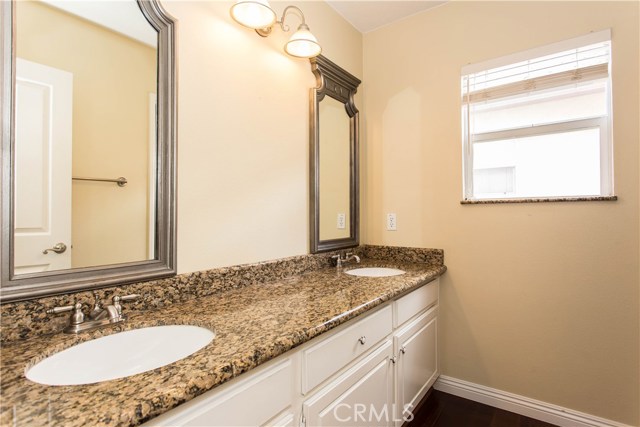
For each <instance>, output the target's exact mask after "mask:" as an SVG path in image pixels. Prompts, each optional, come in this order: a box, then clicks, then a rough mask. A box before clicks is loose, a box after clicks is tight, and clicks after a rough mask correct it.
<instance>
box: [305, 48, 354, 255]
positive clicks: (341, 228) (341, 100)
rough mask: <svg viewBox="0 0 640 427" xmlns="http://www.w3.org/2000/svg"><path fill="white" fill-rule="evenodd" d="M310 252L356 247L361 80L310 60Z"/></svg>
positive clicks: (331, 65) (326, 62)
mask: <svg viewBox="0 0 640 427" xmlns="http://www.w3.org/2000/svg"><path fill="white" fill-rule="evenodd" d="M311 67H312V71H313V72H314V74H315V76H316V80H317V87H316V88H314V89H312V90H311V96H310V112H311V117H310V122H311V131H310V169H311V180H310V183H311V188H310V206H311V207H310V229H311V233H310V234H311V236H310V237H311V238H310V242H311V252H312V253H317V252H323V251H330V250H335V249H341V248H350V247H354V246H357V245H358V240H359V228H358V225H359V224H358V217H359V213H358V212H359V200H358V199H359V195H358V193H359V188H358V144H359V131H358V110H357V108H356V106H355V103H354V100H353V96H354V95H355V93H356V90H357V88H358V85H359V84H360V80H359V79H357V78H356V77H354V76H352V75H351V74H349V73H348V72H347V71H345V70H344V69H342V68H340V67H339V66H338V65H336V64H335V63H333V62H331V61H330V60H328V59H327V58H325V57H323V56H318V57H317V58H312V59H311Z"/></svg>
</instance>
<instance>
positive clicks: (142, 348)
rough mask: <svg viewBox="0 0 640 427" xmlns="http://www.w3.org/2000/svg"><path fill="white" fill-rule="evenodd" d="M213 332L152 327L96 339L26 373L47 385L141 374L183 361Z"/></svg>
mask: <svg viewBox="0 0 640 427" xmlns="http://www.w3.org/2000/svg"><path fill="white" fill-rule="evenodd" d="M214 337H215V333H214V332H213V331H211V330H209V329H206V328H201V327H199V326H191V325H168V326H153V327H148V328H141V329H133V330H130V331H126V332H120V333H117V334H113V335H108V336H106V337H101V338H97V339H94V340H91V341H87V342H83V343H82V344H78V345H76V346H73V347H70V348H68V349H66V350H63V351H61V352H59V353H56V354H54V355H52V356H49V357H47V358H46V359H44V360H42V361H41V362H39V363H37V364H36V365H34V366H33V367H32V368H30V369H29V370H28V371H27V372H26V377H27V378H28V379H30V380H31V381H34V382H37V383H40V384H46V385H81V384H92V383H97V382H102V381H108V380H114V379H117V378H124V377H128V376H130V375H135V374H140V373H142V372H146V371H150V370H152V369H156V368H159V367H161V366H165V365H168V364H170V363H173V362H176V361H178V360H180V359H183V358H185V357H187V356H189V355H191V354H193V353H195V352H196V351H198V350H200V349H201V348H202V347H204V346H206V345H207V344H209V343H210V342H211V341H213V338H214Z"/></svg>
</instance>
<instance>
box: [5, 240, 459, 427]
mask: <svg viewBox="0 0 640 427" xmlns="http://www.w3.org/2000/svg"><path fill="white" fill-rule="evenodd" d="M356 252H357V254H359V255H360V256H361V257H362V262H361V263H360V264H358V265H355V264H350V265H348V266H345V267H343V268H342V269H341V270H337V269H336V267H331V266H330V265H329V259H330V257H331V256H332V255H333V253H331V252H329V253H326V254H316V255H305V256H300V257H292V258H287V259H283V260H275V261H269V262H262V263H258V264H252V265H245V266H234V267H225V268H221V269H216V270H209V271H206V272H198V273H192V274H187V275H179V276H176V277H175V278H171V279H164V280H162V281H155V282H144V283H139V284H132V285H127V286H126V287H123V288H122V289H111V290H110V291H112V292H118V293H121V294H123V293H124V291H126V292H128V293H137V294H140V295H141V296H142V298H141V299H140V300H137V301H135V302H133V301H132V302H131V303H130V304H129V305H127V306H125V308H124V310H125V314H126V315H127V317H128V320H127V321H126V322H124V323H122V324H119V325H116V326H114V327H110V328H107V329H101V330H97V331H92V332H87V333H83V334H80V335H69V334H63V333H61V332H60V331H61V329H62V327H61V326H62V325H60V324H57V325H56V326H55V328H57V329H55V330H52V329H50V326H51V324H52V323H54V322H53V321H52V319H50V318H47V316H46V315H42V311H43V310H44V309H46V308H49V306H53V305H61V304H65V303H67V300H68V299H69V298H78V299H79V300H83V299H85V298H88V297H89V298H90V296H91V294H90V293H89V292H84V293H81V294H76V295H73V296H59V297H49V298H45V299H40V300H34V301H25V302H22V303H16V304H15V305H3V306H2V307H1V308H2V336H3V340H4V342H3V347H2V364H1V366H0V374H1V378H0V387H1V392H2V402H1V412H0V425H2V426H17V427H20V426H29V427H31V426H40V425H42V426H44V425H47V426H65V427H70V426H84V425H96V426H97V425H102V426H135V425H140V424H143V423H146V424H145V425H146V426H154V425H203V424H204V425H216V424H218V425H248V424H249V425H296V426H298V425H306V426H312V425H327V424H333V425H335V424H336V421H338V422H339V421H340V419H343V420H344V419H346V418H347V417H352V418H353V417H354V416H357V414H355V413H354V411H356V410H357V411H360V412H361V411H362V409H360V408H361V407H360V406H356V405H355V404H359V405H362V404H364V403H366V410H365V412H364V413H363V415H360V416H361V417H362V416H366V417H370V416H371V417H374V419H373V420H372V421H373V422H369V421H368V418H367V421H366V422H362V420H361V419H360V422H359V424H360V425H363V424H364V425H387V426H391V425H399V424H401V423H402V412H401V410H402V408H403V407H404V405H407V404H415V403H417V402H418V401H419V400H420V399H421V397H422V396H423V395H424V393H425V392H426V391H427V389H428V388H429V386H430V385H431V384H432V383H433V382H434V381H435V379H436V377H437V375H438V368H437V314H438V286H439V284H438V277H439V276H440V275H442V274H443V273H444V272H445V271H446V267H445V266H444V264H443V254H442V251H439V250H430V249H411V248H388V247H379V246H366V245H365V246H361V247H359V248H357V251H356ZM357 267H392V268H397V269H400V270H403V271H404V272H405V273H404V274H402V275H398V276H389V277H358V276H352V275H349V274H346V273H345V271H346V270H349V269H353V268H357ZM125 288H126V289H125ZM65 298H66V299H65ZM25 319H26V320H25ZM54 320H55V319H54ZM59 320H62V319H59ZM176 324H178V325H180V324H182V325H196V326H201V327H204V328H207V329H211V330H213V331H215V339H213V341H212V342H211V343H210V344H208V345H206V346H205V347H203V348H202V349H201V350H199V351H197V352H195V353H193V354H192V355H190V356H188V357H186V358H184V359H181V360H179V361H177V362H175V363H172V364H169V365H166V366H162V367H160V368H157V369H154V370H151V371H147V372H143V373H139V374H136V375H133V376H129V377H125V378H120V379H114V380H110V381H105V382H99V383H94V384H86V385H73V386H46V385H42V384H38V383H35V382H32V381H29V380H27V379H26V378H25V371H26V370H27V369H29V368H30V367H31V366H33V365H35V364H36V363H37V362H39V361H41V360H43V359H45V358H46V357H48V356H50V355H52V354H55V353H57V352H60V351H62V350H64V349H66V348H69V347H71V346H73V345H75V344H78V343H81V342H84V341H89V340H92V339H94V338H97V337H101V336H105V335H110V334H113V333H116V332H120V331H126V330H131V329H139V328H143V327H149V326H158V325H176ZM385 408H386V409H385ZM385 411H386V412H385ZM375 417H381V418H380V420H381V421H380V422H377V421H375V420H376V419H377V418H375ZM338 418H339V419H338ZM356 424H358V423H356Z"/></svg>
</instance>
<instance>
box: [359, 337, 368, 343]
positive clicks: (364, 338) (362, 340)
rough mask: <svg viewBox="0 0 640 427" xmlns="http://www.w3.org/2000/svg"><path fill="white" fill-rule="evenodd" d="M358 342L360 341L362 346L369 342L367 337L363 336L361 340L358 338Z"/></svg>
mask: <svg viewBox="0 0 640 427" xmlns="http://www.w3.org/2000/svg"><path fill="white" fill-rule="evenodd" d="M358 341H360V344H362V345H364V344H365V343H366V342H367V337H365V336H364V335H363V336H361V337H360V338H358Z"/></svg>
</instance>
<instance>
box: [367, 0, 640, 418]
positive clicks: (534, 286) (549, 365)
mask: <svg viewBox="0 0 640 427" xmlns="http://www.w3.org/2000/svg"><path fill="white" fill-rule="evenodd" d="M638 5H639V4H638V3H637V2H626V3H622V2H557V1H556V2H452V3H449V4H446V5H443V6H440V7H437V8H435V9H433V10H431V11H427V12H425V13H422V14H419V15H415V16H413V17H410V18H408V19H406V20H403V21H401V22H398V23H395V24H393V25H390V26H387V27H385V28H382V29H380V30H377V31H374V32H372V33H368V34H366V35H365V37H364V69H365V74H364V82H365V83H366V88H365V104H364V109H363V110H364V113H365V122H366V126H365V135H366V145H367V148H366V152H365V157H364V158H363V162H364V163H365V164H366V167H367V170H368V174H367V177H366V184H365V185H366V188H365V189H364V190H365V191H366V199H367V204H366V210H365V216H366V217H367V223H368V224H367V226H366V227H367V230H366V232H367V233H368V238H367V240H366V242H367V243H373V244H389V245H409V246H426V247H436V248H443V249H444V250H445V254H446V264H447V266H448V267H449V271H448V272H447V274H446V275H445V276H444V277H443V280H442V282H441V283H442V287H441V292H442V300H441V301H442V305H441V329H440V340H441V341H440V342H441V354H440V356H441V359H440V360H441V362H442V373H443V374H444V375H449V376H452V377H455V378H459V379H463V380H468V381H471V382H474V383H478V384H482V385H485V386H489V387H495V388H497V389H500V390H505V391H509V392H513V393H517V394H520V395H524V396H528V397H531V398H534V399H539V400H542V401H546V402H550V403H553V404H556V405H560V406H564V407H568V408H571V409H575V410H579V411H583V412H586V413H590V414H594V415H597V416H601V417H604V418H608V419H612V420H616V421H620V422H624V423H627V424H630V425H638V424H639V422H640V419H639V418H640V416H639V413H638V411H639V410H638V404H639V398H640V396H639V381H640V379H639V362H640V360H639V353H638V349H639V335H640V333H639V328H638V324H639V323H638V320H639V319H638V313H639V305H638V302H639V292H638V291H639V274H638V273H639V268H638V267H639V265H638V264H639V228H638V216H639V210H638V195H639V175H638V169H639V162H638V159H639V152H638V141H639V137H640V134H639V129H638V117H639V116H640V110H639V101H640V97H639V84H638V73H639V72H640V70H639V66H638V60H639V58H638V55H639V50H640V46H639V43H638V40H639V37H638V36H639V27H638V21H639V12H638ZM609 27H610V28H612V34H613V40H612V43H613V103H614V104H613V114H614V155H615V183H616V194H617V195H618V196H619V200H618V201H617V202H588V203H540V204H507V205H472V206H468V205H465V206H463V205H460V203H459V201H460V199H461V193H462V169H461V158H462V153H461V130H460V102H459V99H460V82H459V76H460V68H461V67H462V66H464V65H465V64H468V63H475V62H479V61H483V60H488V59H491V58H494V57H499V56H502V55H506V54H510V53H514V52H518V51H521V50H525V49H529V48H533V47H536V46H540V45H545V44H549V43H553V42H556V41H560V40H563V39H567V38H571V37H575V36H579V35H582V34H585V33H588V32H589V31H592V30H593V31H596V30H601V29H605V28H609ZM401 46H402V48H401ZM386 212H396V213H397V215H398V231H396V232H389V231H385V229H384V215H385V213H386Z"/></svg>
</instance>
